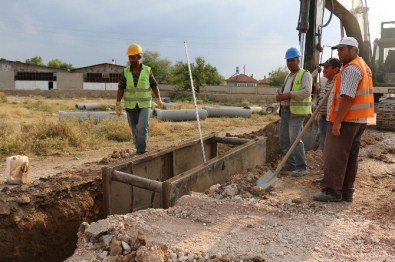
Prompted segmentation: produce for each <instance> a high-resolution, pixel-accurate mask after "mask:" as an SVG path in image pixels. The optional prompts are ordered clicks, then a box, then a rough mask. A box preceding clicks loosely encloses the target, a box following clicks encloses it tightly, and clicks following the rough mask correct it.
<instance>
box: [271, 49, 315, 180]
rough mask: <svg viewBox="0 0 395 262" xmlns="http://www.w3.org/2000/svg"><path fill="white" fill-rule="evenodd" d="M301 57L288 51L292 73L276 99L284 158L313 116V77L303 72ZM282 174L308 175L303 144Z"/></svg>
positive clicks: (299, 146) (297, 52)
mask: <svg viewBox="0 0 395 262" xmlns="http://www.w3.org/2000/svg"><path fill="white" fill-rule="evenodd" d="M300 57H301V54H300V52H299V50H298V49H296V48H294V47H291V48H289V49H288V50H287V51H286V53H285V59H286V61H287V67H288V69H289V71H290V73H289V74H288V75H287V77H286V79H285V82H284V85H283V87H282V89H281V90H279V93H278V95H277V96H276V100H277V101H278V102H280V117H281V118H280V135H279V139H280V149H281V151H282V153H283V154H284V155H285V154H286V153H287V152H288V150H289V149H290V147H291V146H292V144H293V143H294V142H295V139H296V138H297V137H298V135H299V134H300V132H301V131H302V129H303V121H304V119H305V117H306V116H307V115H309V114H311V90H312V76H311V74H310V72H308V71H306V70H304V69H302V68H300V66H299V64H300ZM282 172H291V173H292V176H296V177H300V176H305V175H307V174H308V169H307V163H306V157H305V150H304V144H303V141H302V140H300V141H298V145H297V146H296V148H295V150H294V152H293V153H292V154H291V155H290V157H289V159H288V160H287V164H286V165H285V166H284V168H283V169H282Z"/></svg>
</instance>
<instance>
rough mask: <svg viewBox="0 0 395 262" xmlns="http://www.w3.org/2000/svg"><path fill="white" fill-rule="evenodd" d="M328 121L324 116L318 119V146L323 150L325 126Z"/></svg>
mask: <svg viewBox="0 0 395 262" xmlns="http://www.w3.org/2000/svg"><path fill="white" fill-rule="evenodd" d="M327 125H328V122H327V121H326V116H322V117H321V121H320V147H321V151H322V152H324V148H325V137H326V127H327Z"/></svg>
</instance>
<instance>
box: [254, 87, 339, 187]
mask: <svg viewBox="0 0 395 262" xmlns="http://www.w3.org/2000/svg"><path fill="white" fill-rule="evenodd" d="M330 93H331V90H328V92H327V93H326V94H325V97H324V99H322V100H321V102H320V103H319V104H318V106H317V108H316V109H315V110H314V112H313V114H312V115H311V117H310V119H309V120H308V121H307V123H306V125H305V126H304V127H303V129H302V132H300V134H299V136H298V137H297V138H296V139H295V141H294V142H293V144H292V146H291V147H290V148H289V150H288V152H287V153H286V154H285V156H284V158H283V159H282V160H281V162H280V164H279V165H278V166H277V168H276V170H275V171H274V172H272V171H271V170H269V171H267V172H266V174H264V175H263V176H261V177H260V178H259V179H258V181H257V182H256V184H257V186H259V187H262V188H264V189H268V188H269V187H271V186H272V184H273V183H274V182H275V181H276V180H277V176H278V174H279V173H280V171H281V169H282V168H283V167H284V165H285V164H286V163H287V160H288V158H289V156H290V155H291V154H292V153H293V151H294V150H295V148H296V146H297V145H298V143H299V141H300V140H301V139H302V137H303V136H304V135H305V134H306V133H307V130H308V128H309V127H310V125H311V123H312V122H313V121H314V119H315V117H316V116H317V114H318V112H319V111H320V108H321V107H322V105H323V104H324V103H326V101H327V100H328V97H329V94H330Z"/></svg>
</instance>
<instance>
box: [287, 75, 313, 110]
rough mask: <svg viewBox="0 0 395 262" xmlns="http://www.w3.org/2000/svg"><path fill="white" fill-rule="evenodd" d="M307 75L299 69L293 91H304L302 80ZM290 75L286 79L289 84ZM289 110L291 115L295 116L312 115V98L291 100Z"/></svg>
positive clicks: (292, 87)
mask: <svg viewBox="0 0 395 262" xmlns="http://www.w3.org/2000/svg"><path fill="white" fill-rule="evenodd" d="M304 73H305V70H304V69H299V71H298V72H297V73H296V75H295V78H294V80H293V83H292V86H291V91H299V90H302V89H303V86H302V78H303V75H304ZM288 77H289V75H288V76H287V77H286V79H285V82H287V80H288ZM289 108H290V110H291V114H294V115H308V114H311V96H308V97H306V98H304V99H303V100H296V99H293V98H291V99H290V101H289Z"/></svg>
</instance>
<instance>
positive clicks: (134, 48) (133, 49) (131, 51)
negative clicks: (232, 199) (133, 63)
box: [126, 44, 143, 56]
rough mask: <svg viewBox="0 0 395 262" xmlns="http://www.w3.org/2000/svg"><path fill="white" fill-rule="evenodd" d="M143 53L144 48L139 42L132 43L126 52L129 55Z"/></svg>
mask: <svg viewBox="0 0 395 262" xmlns="http://www.w3.org/2000/svg"><path fill="white" fill-rule="evenodd" d="M142 53H143V49H142V48H141V46H140V45H138V44H131V45H130V46H129V47H128V51H127V52H126V54H127V55H128V56H130V55H139V54H142Z"/></svg>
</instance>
